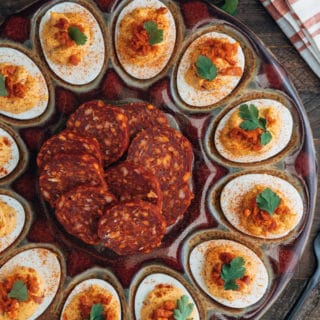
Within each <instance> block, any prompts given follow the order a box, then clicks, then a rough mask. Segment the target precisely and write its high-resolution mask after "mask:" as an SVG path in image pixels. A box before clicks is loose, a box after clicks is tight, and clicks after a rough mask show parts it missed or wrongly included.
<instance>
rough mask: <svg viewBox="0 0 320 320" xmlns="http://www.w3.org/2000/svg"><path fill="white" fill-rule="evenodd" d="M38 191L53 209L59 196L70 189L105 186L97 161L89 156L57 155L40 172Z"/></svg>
mask: <svg viewBox="0 0 320 320" xmlns="http://www.w3.org/2000/svg"><path fill="white" fill-rule="evenodd" d="M39 183H40V191H41V194H42V196H43V197H44V199H45V200H47V201H48V202H49V203H50V205H51V206H52V207H55V205H56V202H57V200H58V199H59V198H60V196H61V195H62V194H64V193H66V192H68V191H69V190H71V189H72V188H74V187H76V186H79V185H81V184H85V185H87V186H99V185H102V186H106V184H105V182H104V179H103V170H102V168H101V165H100V163H99V161H98V160H97V159H96V158H95V157H93V156H91V155H89V154H77V155H75V154H63V153H61V154H57V155H55V156H54V157H53V158H52V159H51V160H50V161H49V162H48V163H47V164H46V165H45V166H44V167H43V169H42V170H41V174H40V178H39Z"/></svg>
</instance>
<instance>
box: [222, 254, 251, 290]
mask: <svg viewBox="0 0 320 320" xmlns="http://www.w3.org/2000/svg"><path fill="white" fill-rule="evenodd" d="M245 272H246V269H245V267H244V259H243V258H242V257H236V258H234V259H232V260H231V262H230V264H226V263H224V264H223V265H222V271H221V279H223V280H224V289H225V290H238V288H239V286H238V285H237V284H236V282H235V280H237V279H241V278H242V277H243V276H244V274H245Z"/></svg>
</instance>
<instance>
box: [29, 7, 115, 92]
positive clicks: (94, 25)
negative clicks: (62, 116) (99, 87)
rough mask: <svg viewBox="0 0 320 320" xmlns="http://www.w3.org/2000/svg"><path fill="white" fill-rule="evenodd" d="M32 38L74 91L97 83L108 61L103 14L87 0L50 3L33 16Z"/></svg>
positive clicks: (49, 64) (53, 68)
mask: <svg viewBox="0 0 320 320" xmlns="http://www.w3.org/2000/svg"><path fill="white" fill-rule="evenodd" d="M34 24H35V28H34V30H33V34H34V35H33V37H34V41H35V44H36V46H37V50H38V52H39V54H40V55H41V56H44V58H45V60H46V62H47V65H48V67H49V69H50V70H51V71H52V75H53V76H54V77H55V79H56V80H57V81H61V82H63V84H64V85H65V86H70V87H71V88H72V89H73V90H80V89H81V88H82V87H83V86H86V89H88V88H89V87H90V88H91V87H92V86H94V85H96V84H97V83H98V81H99V80H100V78H101V77H102V74H103V71H104V70H105V69H106V66H107V62H108V47H109V44H108V33H107V31H106V25H105V22H104V20H103V17H102V16H101V14H100V13H98V11H97V10H96V9H95V8H94V7H93V6H92V5H90V4H89V3H88V2H84V1H77V2H73V1H68V2H58V3H56V2H55V3H54V5H52V3H50V4H49V5H48V6H45V7H43V8H42V9H41V10H40V11H38V12H37V13H36V15H35V16H34Z"/></svg>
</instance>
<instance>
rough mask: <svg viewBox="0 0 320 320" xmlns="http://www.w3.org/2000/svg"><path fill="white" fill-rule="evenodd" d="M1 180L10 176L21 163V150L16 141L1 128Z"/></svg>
mask: <svg viewBox="0 0 320 320" xmlns="http://www.w3.org/2000/svg"><path fill="white" fill-rule="evenodd" d="M0 150H1V152H0V179H1V178H4V177H6V176H7V175H9V174H10V173H11V172H12V171H13V170H14V169H15V168H16V166H17V164H18V163H19V157H20V153H19V148H18V145H17V143H16V141H15V139H14V138H13V137H12V136H11V135H10V134H9V132H7V131H6V130H4V129H3V128H0Z"/></svg>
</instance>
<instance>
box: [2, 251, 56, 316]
mask: <svg viewBox="0 0 320 320" xmlns="http://www.w3.org/2000/svg"><path fill="white" fill-rule="evenodd" d="M60 277H61V266H60V262H59V260H58V258H57V256H56V255H55V254H54V253H53V252H52V251H50V250H48V249H46V248H33V249H29V250H25V251H22V252H20V253H18V254H17V255H15V256H13V257H12V258H11V259H10V260H9V261H7V262H6V263H5V264H4V265H3V266H2V267H1V269H0V288H1V290H0V301H6V302H7V303H0V314H1V315H2V316H3V317H2V318H1V319H4V320H9V319H17V320H20V319H28V320H35V319H37V318H38V317H39V316H40V315H41V314H42V313H43V312H44V311H45V310H46V309H47V308H48V306H49V305H50V304H51V302H52V300H53V299H54V297H55V295H56V293H57V290H58V287H59V285H60ZM10 300H11V302H12V303H9V302H10Z"/></svg>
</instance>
